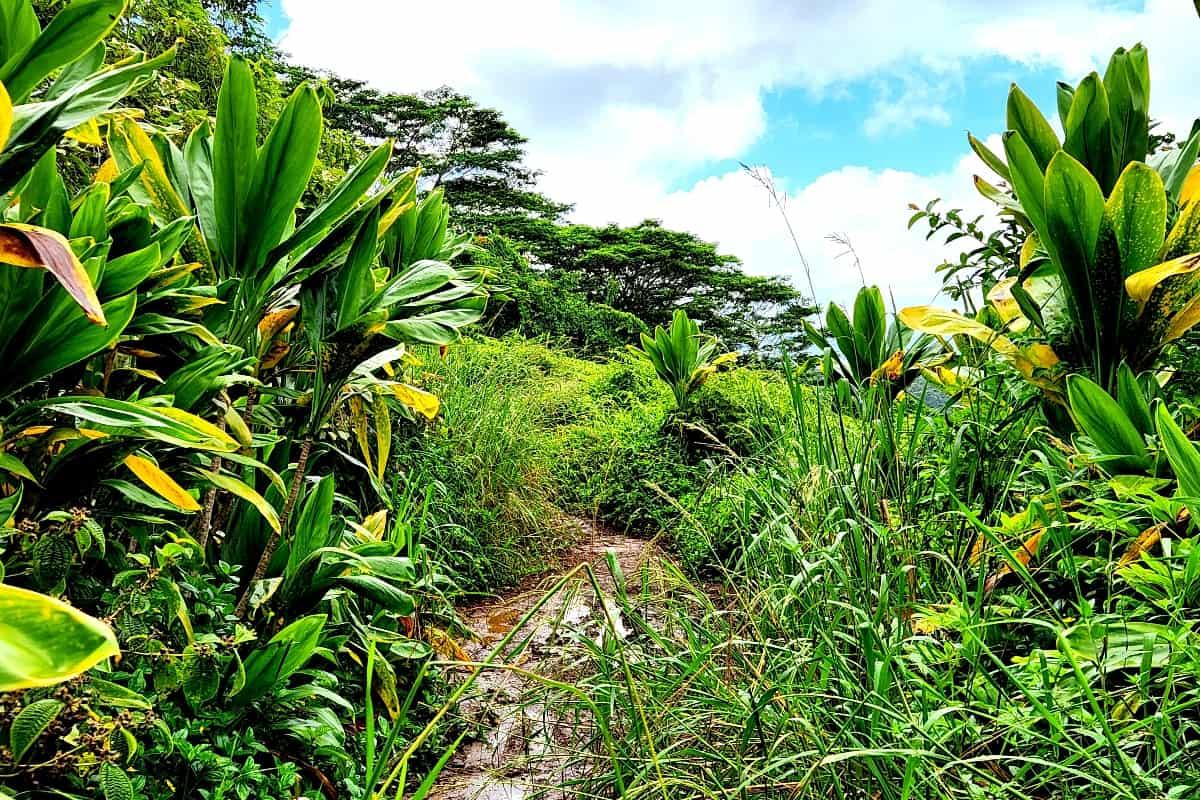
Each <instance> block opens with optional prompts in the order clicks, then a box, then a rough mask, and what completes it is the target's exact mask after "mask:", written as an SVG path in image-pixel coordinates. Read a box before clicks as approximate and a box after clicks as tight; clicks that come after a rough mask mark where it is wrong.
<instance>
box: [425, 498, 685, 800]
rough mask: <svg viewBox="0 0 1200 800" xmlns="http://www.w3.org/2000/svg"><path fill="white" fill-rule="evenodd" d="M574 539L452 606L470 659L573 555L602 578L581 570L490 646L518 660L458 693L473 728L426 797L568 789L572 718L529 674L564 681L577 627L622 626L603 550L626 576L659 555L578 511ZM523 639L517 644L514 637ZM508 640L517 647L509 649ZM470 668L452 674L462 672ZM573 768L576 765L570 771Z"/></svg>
mask: <svg viewBox="0 0 1200 800" xmlns="http://www.w3.org/2000/svg"><path fill="white" fill-rule="evenodd" d="M576 524H578V526H579V528H580V532H579V534H580V535H579V537H578V540H577V542H576V543H575V544H574V545H573V546H572V547H571V548H570V549H569V550H568V551H567V552H566V553H565V555H564V556H563V557H561V558H560V559H559V563H560V564H561V565H562V567H561V568H560V569H557V570H554V571H551V572H547V573H546V574H545V575H543V576H541V577H540V578H537V579H533V580H530V581H526V582H525V583H524V584H523V585H522V586H520V587H518V588H516V589H514V590H512V591H511V592H508V593H506V594H504V595H502V596H500V597H498V598H496V599H494V600H489V601H486V602H482V603H478V604H474V605H471V606H468V607H466V608H463V609H460V612H459V613H460V615H461V618H462V622H463V624H464V625H465V626H466V627H467V628H468V630H469V631H470V632H471V639H469V640H467V641H463V642H461V643H460V645H461V647H462V650H463V651H464V652H465V654H466V655H467V656H468V657H469V660H470V661H473V662H476V663H478V662H480V661H483V660H484V659H486V658H487V657H488V656H489V655H491V654H492V653H493V652H494V651H495V650H496V648H497V647H498V646H500V645H501V643H502V640H503V639H504V637H505V636H506V635H508V634H509V633H510V632H511V631H512V630H513V628H514V626H516V625H518V623H519V622H520V621H521V620H522V619H523V618H524V617H525V616H526V614H528V613H529V612H530V611H531V609H534V608H535V607H536V606H537V605H538V604H539V602H541V601H542V600H543V599H544V598H545V597H546V594H547V591H548V590H549V589H551V588H552V587H553V586H554V585H555V584H556V583H558V582H559V580H560V579H561V578H562V577H563V576H564V575H565V574H567V573H568V572H570V571H571V570H572V569H573V568H575V567H577V566H579V565H580V564H585V563H586V564H591V565H592V569H593V571H594V573H595V575H596V577H597V579H598V583H599V584H600V587H601V591H602V595H601V597H600V598H599V599H598V598H597V594H596V591H595V587H594V586H593V585H592V584H591V582H590V581H589V580H588V579H587V578H586V577H585V575H584V572H583V571H582V570H580V571H579V572H578V573H577V574H576V575H575V576H573V577H572V578H571V580H569V581H568V582H567V583H566V584H565V585H564V586H563V587H562V588H561V589H560V590H559V591H557V592H556V593H555V594H554V596H553V597H551V598H550V599H549V600H548V601H547V602H545V603H544V605H542V606H541V607H540V608H538V610H537V612H536V614H535V615H534V616H532V617H531V618H530V619H529V620H528V621H527V622H526V624H525V625H524V626H522V627H521V629H520V630H519V631H517V633H516V634H515V635H514V637H513V639H512V640H511V641H510V643H509V644H508V645H507V646H506V647H505V652H503V653H500V654H498V658H497V660H496V663H497V664H504V665H509V666H513V667H516V668H518V669H519V670H520V671H519V672H518V671H509V670H505V669H489V670H484V671H483V672H482V673H481V674H480V676H479V677H478V678H477V679H476V681H475V683H474V684H473V685H472V687H471V688H470V690H469V691H468V692H467V694H466V695H465V696H464V697H463V699H462V701H461V702H460V703H459V705H458V708H457V709H456V710H455V713H456V714H457V715H458V716H459V717H460V718H461V719H462V721H463V722H464V723H466V724H467V725H468V726H471V727H472V728H473V729H474V737H473V738H471V739H470V741H468V742H464V743H463V745H462V746H461V747H460V748H459V751H458V753H457V754H456V755H455V756H454V757H453V759H452V760H451V761H450V763H449V764H448V765H447V767H446V768H445V770H443V772H442V774H441V775H440V776H439V777H438V780H437V782H436V784H435V785H434V788H433V791H432V794H431V795H430V797H431V798H433V799H434V800H525V798H529V797H534V796H537V797H545V798H565V797H572V796H574V793H573V792H571V791H570V790H569V789H566V788H563V787H564V784H567V783H569V782H570V780H571V778H572V777H578V772H577V770H578V766H577V764H578V759H574V758H572V755H573V754H577V752H578V751H577V749H576V748H577V746H578V737H577V736H576V728H577V726H578V723H579V720H578V719H577V718H575V717H572V718H571V719H569V720H568V719H567V718H565V717H564V715H563V714H562V713H561V712H556V709H555V708H554V707H553V704H550V705H547V704H546V703H545V702H543V701H544V699H545V695H544V692H542V691H541V689H542V687H543V683H542V681H540V680H537V679H536V678H534V677H531V675H536V676H539V677H545V678H549V679H552V680H560V681H563V682H567V683H570V682H571V674H570V673H571V667H570V665H571V663H572V650H577V648H578V645H579V642H580V637H589V638H591V639H593V640H595V639H596V638H597V637H603V636H613V635H615V636H618V637H623V636H624V635H626V631H625V629H624V628H625V626H624V623H623V621H622V619H621V615H620V612H619V610H618V609H617V607H616V605H615V603H614V602H613V601H612V599H611V598H612V596H613V593H614V591H615V590H616V588H617V587H616V586H615V585H614V584H615V581H614V579H613V572H612V569H611V568H610V567H609V565H608V563H607V562H608V558H609V555H608V554H609V553H611V554H612V556H613V557H614V558H615V559H616V562H617V564H619V566H620V572H621V573H622V574H623V576H624V578H625V579H626V583H631V582H632V581H633V580H636V579H637V578H636V577H635V576H643V577H644V576H645V574H646V572H647V570H648V569H649V568H650V567H651V566H652V565H653V564H654V563H656V562H657V561H658V560H659V559H661V558H662V554H661V553H660V552H659V551H658V549H657V548H656V547H654V545H653V544H652V543H650V542H648V541H647V540H645V539H637V538H634V537H631V536H626V535H624V534H620V533H617V532H616V531H613V530H611V529H607V528H605V527H602V526H599V525H597V524H595V523H592V522H591V521H588V520H583V519H580V520H577V521H576ZM522 645H523V646H522ZM514 650H516V651H518V652H514ZM467 674H469V671H467V670H463V671H462V674H461V675H459V676H457V677H458V679H459V680H465V678H466V676H467ZM573 772H574V774H572V773H573Z"/></svg>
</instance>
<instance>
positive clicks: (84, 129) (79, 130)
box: [65, 117, 104, 147]
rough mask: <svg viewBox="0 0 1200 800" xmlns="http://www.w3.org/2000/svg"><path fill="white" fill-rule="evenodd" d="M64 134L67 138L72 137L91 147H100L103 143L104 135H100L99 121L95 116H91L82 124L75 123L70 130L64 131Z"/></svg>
mask: <svg viewBox="0 0 1200 800" xmlns="http://www.w3.org/2000/svg"><path fill="white" fill-rule="evenodd" d="M65 136H66V137H67V138H68V139H74V140H75V141H77V142H79V143H80V144H86V145H90V146H92V147H102V146H103V145H104V137H102V136H101V135H100V123H99V122H98V121H97V118H96V117H92V118H91V119H89V120H88V121H87V122H84V123H83V124H82V125H76V126H75V127H74V128H71V130H69V131H67V132H66V134H65Z"/></svg>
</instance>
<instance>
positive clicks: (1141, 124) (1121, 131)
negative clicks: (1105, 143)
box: [1104, 44, 1150, 171]
mask: <svg viewBox="0 0 1200 800" xmlns="http://www.w3.org/2000/svg"><path fill="white" fill-rule="evenodd" d="M1104 89H1105V92H1106V93H1107V95H1108V107H1109V117H1110V119H1111V124H1112V150H1113V159H1114V160H1113V166H1114V168H1115V169H1116V170H1118V171H1120V170H1124V169H1125V165H1126V164H1130V163H1133V162H1136V161H1144V160H1145V159H1146V153H1147V152H1149V150H1150V66H1149V60H1148V58H1147V55H1146V48H1145V47H1143V46H1142V45H1140V44H1139V45H1137V46H1135V47H1134V48H1133V49H1132V50H1129V51H1126V50H1125V48H1123V47H1119V48H1117V50H1116V52H1114V53H1113V54H1112V57H1111V58H1110V59H1109V61H1108V68H1107V69H1106V70H1105V71H1104Z"/></svg>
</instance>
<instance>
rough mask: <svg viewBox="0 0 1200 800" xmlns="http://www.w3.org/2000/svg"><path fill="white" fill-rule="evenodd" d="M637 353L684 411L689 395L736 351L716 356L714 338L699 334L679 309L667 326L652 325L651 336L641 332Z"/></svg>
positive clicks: (735, 356) (698, 328)
mask: <svg viewBox="0 0 1200 800" xmlns="http://www.w3.org/2000/svg"><path fill="white" fill-rule="evenodd" d="M635 352H637V353H638V354H639V355H641V356H642V357H643V358H645V359H646V360H647V361H649V362H650V363H651V364H652V365H653V366H654V372H655V373H656V374H657V375H658V377H659V379H660V380H661V381H662V382H663V383H665V384H667V386H669V387H670V388H671V395H672V396H673V397H674V398H675V407H676V408H677V409H679V410H680V411H685V410H687V407H688V404H689V401H690V400H691V396H692V394H693V393H694V392H695V391H696V390H697V389H698V388H700V386H701V384H703V383H704V382H705V381H706V380H708V377H709V376H710V375H712V374H713V373H714V372H716V371H717V369H718V368H719V367H720V366H721V365H722V364H727V363H729V362H731V361H733V360H734V359H736V358H737V353H723V354H721V355H717V354H716V353H717V340H716V339H715V338H713V337H712V336H705V335H703V334H701V333H700V326H699V325H697V324H696V323H695V322H694V321H692V320H691V319H689V318H688V315H687V312H685V311H683V310H682V309H679V310H677V311H676V312H675V314H674V316H673V317H672V319H671V326H670V327H669V328H667V329H664V328H663V327H662V326H661V325H658V326H655V328H654V335H653V336H649V335H647V334H644V333H643V334H642V346H641V348H640V349H637V350H636V351H635Z"/></svg>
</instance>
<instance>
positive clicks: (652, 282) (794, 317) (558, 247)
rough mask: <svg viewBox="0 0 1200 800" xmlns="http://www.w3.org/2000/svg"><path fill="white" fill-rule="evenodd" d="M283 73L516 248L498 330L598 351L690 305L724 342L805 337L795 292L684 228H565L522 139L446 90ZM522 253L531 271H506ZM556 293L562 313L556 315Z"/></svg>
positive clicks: (395, 163) (465, 216) (352, 130)
mask: <svg viewBox="0 0 1200 800" xmlns="http://www.w3.org/2000/svg"><path fill="white" fill-rule="evenodd" d="M281 69H282V70H283V71H284V73H285V77H284V82H285V83H293V84H298V83H299V82H301V81H303V80H320V81H322V82H323V83H324V85H325V86H326V88H327V90H328V91H327V93H326V97H325V100H324V106H325V112H326V118H327V119H328V121H329V129H331V130H340V131H343V132H346V133H348V134H351V135H352V136H353V137H356V138H358V139H361V140H365V141H367V142H379V141H382V140H384V139H392V140H394V141H395V151H394V154H393V156H392V163H391V171H392V172H399V171H401V170H404V169H409V168H411V167H414V166H420V167H421V169H422V179H423V182H424V184H425V185H426V186H428V187H430V188H441V189H442V190H443V192H444V193H445V197H446V200H447V202H448V203H450V204H451V205H452V207H453V208H454V213H455V217H454V219H453V224H454V225H455V226H456V227H458V228H459V229H460V230H465V231H469V232H471V233H474V234H481V235H486V236H489V237H500V238H502V239H503V240H505V241H506V242H508V243H509V245H511V247H513V248H515V250H516V251H517V253H518V254H519V257H517V258H516V261H513V260H512V259H505V263H506V264H507V265H508V266H509V269H507V271H506V274H505V280H507V281H509V283H510V285H513V286H514V289H515V290H516V291H515V292H514V298H516V303H517V304H518V305H519V306H520V308H519V309H518V310H516V311H515V312H514V313H510V314H502V315H500V317H498V318H497V320H496V325H497V326H498V327H497V328H494V329H496V330H513V329H519V330H523V331H526V332H535V333H551V334H552V335H554V336H560V335H567V336H568V338H570V339H571V340H572V341H573V342H574V343H575V344H577V345H580V346H583V347H584V348H585V349H592V348H595V347H598V346H601V344H600V342H599V340H597V337H596V334H595V331H596V330H597V325H598V324H600V322H599V321H600V320H608V321H609V322H614V328H615V330H614V335H615V336H616V337H618V338H620V339H622V340H624V341H627V342H628V343H632V341H633V340H634V339H636V332H637V330H638V329H639V326H634V325H629V324H627V323H628V320H626V319H625V318H624V317H620V322H621V324H615V321H614V318H612V317H611V316H610V315H611V314H612V313H613V312H620V313H621V314H631V315H633V316H634V317H637V318H638V319H640V320H642V321H643V322H644V323H646V324H647V325H648V326H651V327H652V326H654V325H660V324H662V325H665V324H668V323H669V322H670V320H671V316H672V313H673V311H674V310H675V309H676V308H680V307H686V308H687V310H688V313H689V314H690V315H691V316H692V318H694V319H696V320H698V321H699V322H700V323H701V324H703V325H704V327H705V329H706V330H707V331H708V332H709V333H711V334H713V335H715V336H717V337H719V338H721V339H722V340H723V341H724V343H725V344H726V345H727V346H740V347H748V348H752V349H760V348H761V347H763V346H764V345H774V344H777V343H779V342H781V341H783V340H789V339H794V338H799V337H802V336H803V326H802V324H801V321H802V319H803V318H804V317H805V316H807V315H809V314H811V313H812V310H813V309H812V307H811V305H810V304H809V303H808V302H807V301H806V300H805V299H804V298H803V297H802V296H801V294H800V293H799V292H798V291H797V290H796V289H795V288H794V287H792V286H791V285H790V284H788V283H787V281H785V280H782V279H779V278H771V277H759V276H754V275H748V274H746V273H745V272H743V271H742V269H741V263H740V262H739V261H738V259H737V258H735V257H734V256H731V255H726V254H723V253H720V252H718V250H717V248H716V247H715V246H714V245H712V244H710V243H708V242H705V241H703V240H701V239H699V238H697V237H696V236H694V235H692V234H690V233H684V232H680V231H672V230H670V229H667V228H664V227H663V226H662V225H661V224H660V223H658V222H654V221H647V222H644V223H642V224H640V225H637V226H634V227H630V228H622V227H618V226H615V225H610V226H608V227H603V228H596V227H591V226H587V225H564V224H563V222H562V220H563V217H564V215H565V214H566V213H567V212H568V211H569V210H570V206H569V205H566V204H563V203H559V202H556V201H554V200H552V199H550V198H548V197H546V196H545V195H543V194H541V193H540V192H538V191H537V178H538V174H539V173H538V172H537V170H535V169H533V168H532V167H530V166H529V165H528V164H527V163H526V162H525V145H526V141H527V140H526V139H525V137H524V136H522V135H521V134H520V133H518V132H517V131H516V130H515V129H513V127H512V126H511V125H509V124H508V122H507V121H506V120H505V119H504V117H503V115H502V114H501V113H500V112H499V111H497V110H495V109H490V108H485V107H483V106H480V105H479V104H478V103H476V102H475V101H474V100H472V99H471V98H469V97H467V96H466V95H463V94H460V93H458V92H455V91H454V90H452V89H450V88H446V87H443V88H440V89H436V90H433V91H429V92H424V93H421V94H396V93H389V92H383V91H380V90H378V89H375V88H373V87H371V86H369V85H368V84H366V83H365V82H363V81H358V80H351V79H347V78H343V77H340V76H338V75H335V74H332V73H328V72H325V73H317V72H314V71H312V70H309V69H307V68H304V67H295V66H283V67H281ZM522 258H527V259H528V261H529V262H530V264H529V265H525V266H523V267H521V268H519V269H518V268H516V267H513V266H512V265H513V264H515V263H517V262H521V261H522ZM555 294H558V295H559V296H560V298H561V305H562V306H563V308H561V309H559V308H552V306H554V305H555V304H554V303H553V302H552V301H551V298H552V297H553V296H554V295H555ZM589 304H590V307H589ZM565 309H569V312H567V311H565ZM559 312H563V313H559ZM585 330H586V331H591V333H587V334H584V333H583V331H585ZM602 338H603V339H604V341H605V342H607V340H608V338H610V337H602Z"/></svg>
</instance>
